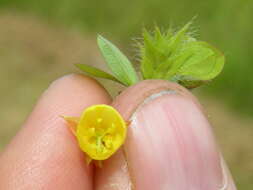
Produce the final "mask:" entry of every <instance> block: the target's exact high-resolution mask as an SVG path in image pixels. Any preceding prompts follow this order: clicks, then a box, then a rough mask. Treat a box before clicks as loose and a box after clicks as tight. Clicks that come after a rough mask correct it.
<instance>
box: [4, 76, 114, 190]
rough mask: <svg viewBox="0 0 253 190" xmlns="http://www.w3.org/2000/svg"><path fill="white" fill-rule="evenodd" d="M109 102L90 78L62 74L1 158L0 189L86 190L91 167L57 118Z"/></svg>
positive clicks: (107, 97)
mask: <svg viewBox="0 0 253 190" xmlns="http://www.w3.org/2000/svg"><path fill="white" fill-rule="evenodd" d="M110 101H111V100H110V97H109V95H108V94H107V92H106V91H105V90H104V88H103V87H102V86H100V85H99V84H98V83H97V82H96V81H95V80H93V79H91V78H88V77H83V76H81V75H68V76H65V77H63V78H61V79H58V80H57V81H55V82H54V83H53V84H52V85H51V86H50V87H49V89H48V90H46V92H45V93H44V94H43V95H42V97H41V98H40V100H39V101H38V103H37V105H36V106H35V108H34V110H33V112H32V113H31V115H30V116H29V117H28V119H27V121H26V122H25V124H24V126H23V127H22V128H21V129H20V131H19V132H18V134H17V135H16V136H15V137H14V138H13V140H12V142H11V143H10V144H9V145H8V146H7V148H6V150H5V151H4V152H3V153H2V154H1V156H0V176H1V177H0V189H5V190H10V189H25V190H29V189H37V190H38V189H62V190H64V189H75V190H78V189H86V190H92V188H93V187H92V183H93V182H92V175H93V174H92V173H93V171H92V170H93V169H92V166H87V164H86V163H85V158H84V154H83V153H82V152H81V151H80V149H79V147H78V143H77V142H76V139H75V138H74V137H73V135H72V134H71V132H70V131H69V130H68V129H67V127H66V123H65V122H64V120H63V119H62V118H60V117H59V115H67V116H79V115H80V113H81V111H82V110H83V109H85V108H86V107H88V106H90V105H92V104H102V103H103V104H108V103H110ZM10 117H11V116H10Z"/></svg>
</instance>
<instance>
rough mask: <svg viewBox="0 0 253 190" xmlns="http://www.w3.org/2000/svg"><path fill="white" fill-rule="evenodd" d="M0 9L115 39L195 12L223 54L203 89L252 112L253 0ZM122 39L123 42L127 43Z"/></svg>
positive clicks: (112, 1)
mask: <svg viewBox="0 0 253 190" xmlns="http://www.w3.org/2000/svg"><path fill="white" fill-rule="evenodd" d="M0 8H2V9H6V8H9V9H10V8H11V9H14V10H18V11H22V12H26V13H28V14H34V15H37V16H40V17H42V18H44V19H45V20H49V21H50V22H51V23H62V24H64V25H66V26H68V27H73V28H79V29H81V30H83V31H86V32H91V33H94V32H95V33H102V34H105V35H106V37H108V38H113V39H114V41H118V42H127V43H128V42H130V41H129V39H130V38H132V37H138V36H140V31H141V27H142V26H143V25H145V26H147V27H148V28H150V26H152V25H153V24H154V23H157V24H158V25H160V26H162V27H164V28H166V27H168V26H169V24H170V23H171V22H173V23H175V25H176V26H178V25H182V24H183V23H185V22H187V21H189V20H190V19H191V18H192V17H193V16H195V15H197V16H198V17H197V19H196V24H195V25H196V26H197V28H201V31H200V37H201V39H203V40H206V41H209V42H210V43H212V44H214V45H215V46H217V47H219V48H220V49H221V50H223V51H224V52H225V54H226V58H227V64H226V67H225V70H224V72H223V74H222V77H219V78H218V79H217V80H215V82H214V83H212V85H210V86H209V87H208V88H206V90H205V91H208V92H211V93H212V94H214V95H215V96H216V97H219V99H222V97H226V98H224V101H226V102H227V103H229V105H231V106H233V107H234V108H235V110H238V111H240V112H245V113H248V114H250V115H252V114H253V109H252V107H253V101H252V97H253V78H252V77H251V72H252V71H253V64H252V63H253V55H252V49H253V38H252V33H253V24H252V18H253V11H252V10H253V1H252V0H205V1H203V0H193V1H187V0H170V1H167V0H139V1H132V0H130V1H117V0H106V1H101V0H71V1H69V0H53V1H52V0H43V1H42V0H38V1H33V0H22V1H20V0H11V1H9V0H1V1H0ZM127 43H125V44H127Z"/></svg>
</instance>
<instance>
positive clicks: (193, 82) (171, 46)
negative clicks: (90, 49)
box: [77, 23, 225, 88]
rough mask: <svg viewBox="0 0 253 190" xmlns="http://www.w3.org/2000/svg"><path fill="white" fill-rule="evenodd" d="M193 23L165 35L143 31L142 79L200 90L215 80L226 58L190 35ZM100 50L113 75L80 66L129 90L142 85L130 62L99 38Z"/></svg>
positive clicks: (141, 49) (158, 32)
mask: <svg viewBox="0 0 253 190" xmlns="http://www.w3.org/2000/svg"><path fill="white" fill-rule="evenodd" d="M190 25H191V23H188V24H186V25H185V26H184V27H183V28H182V29H180V30H178V31H173V30H172V29H171V28H170V29H169V30H168V31H166V32H164V33H162V32H161V31H160V30H159V28H158V27H155V30H154V32H152V33H149V32H148V31H146V30H144V31H143V42H140V43H139V49H140V70H141V77H142V79H163V80H169V81H173V82H177V83H179V84H181V85H183V86H185V87H186V88H194V87H197V86H200V85H202V84H204V83H206V82H208V81H210V80H211V79H213V78H215V77H216V76H217V75H218V74H219V73H220V72H221V71H222V68H223V66H224V62H225V58H224V56H223V54H222V53H221V52H220V51H219V50H218V49H216V48H214V47H212V46H211V45H209V44H208V43H206V42H202V41H198V40H196V39H195V38H193V37H192V36H191V35H190V31H189V28H190ZM98 46H99V48H100V50H101V52H102V55H103V56H104V58H105V60H106V63H107V65H108V67H109V68H110V69H111V71H112V73H113V75H114V76H113V75H111V74H108V73H105V72H104V71H101V70H98V69H96V68H94V67H91V66H86V65H83V64H78V65H77V66H78V67H79V68H80V69H81V70H83V71H85V72H87V73H89V74H92V75H94V76H96V77H101V78H106V79H110V80H114V81H117V82H119V83H121V84H123V85H125V86H130V85H132V84H135V83H136V82H138V77H137V74H136V72H135V70H134V68H133V66H132V64H131V63H130V61H129V60H128V59H127V57H126V56H125V55H124V54H123V53H121V52H120V50H119V49H118V48H117V47H116V46H114V45H113V44H112V43H111V42H109V41H108V40H106V39H105V38H103V37H102V36H98Z"/></svg>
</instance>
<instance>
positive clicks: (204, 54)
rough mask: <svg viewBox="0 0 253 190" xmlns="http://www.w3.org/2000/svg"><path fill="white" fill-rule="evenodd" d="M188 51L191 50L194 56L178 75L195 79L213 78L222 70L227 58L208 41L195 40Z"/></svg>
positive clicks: (181, 68)
mask: <svg viewBox="0 0 253 190" xmlns="http://www.w3.org/2000/svg"><path fill="white" fill-rule="evenodd" d="M187 51H191V52H192V56H191V57H190V58H189V59H188V60H187V61H185V62H184V64H183V65H182V66H181V67H180V69H179V70H178V72H177V75H181V76H184V77H190V78H192V79H193V80H211V79H213V78H215V77H216V76H217V75H218V74H219V73H220V72H221V71H222V69H223V66H224V62H225V58H224V56H223V54H222V53H221V52H220V51H219V50H217V49H216V48H214V47H212V46H211V45H209V44H208V43H206V42H193V43H192V47H191V48H189V49H188V50H187Z"/></svg>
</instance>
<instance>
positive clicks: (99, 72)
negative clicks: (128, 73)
mask: <svg viewBox="0 0 253 190" xmlns="http://www.w3.org/2000/svg"><path fill="white" fill-rule="evenodd" d="M75 66H76V67H77V68H79V69H80V70H82V71H83V72H86V73H88V74H90V75H92V76H94V77H99V78H104V79H109V80H113V81H115V82H119V83H121V82H120V81H118V80H117V79H116V78H115V77H114V76H112V75H111V74H109V73H106V72H104V71H102V70H100V69H97V68H95V67H92V66H89V65H85V64H75ZM121 84H122V83H121Z"/></svg>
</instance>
